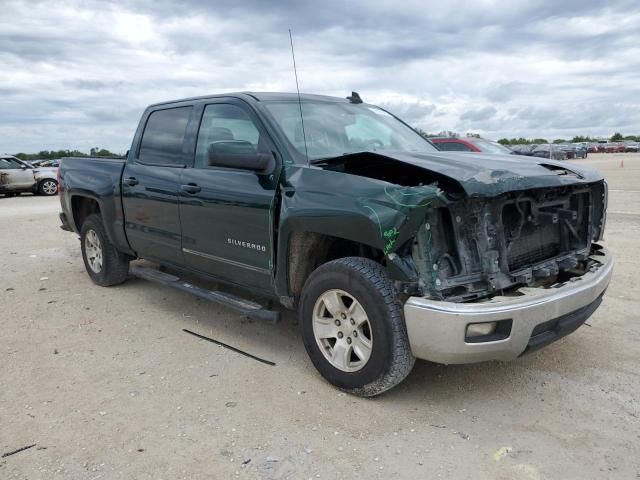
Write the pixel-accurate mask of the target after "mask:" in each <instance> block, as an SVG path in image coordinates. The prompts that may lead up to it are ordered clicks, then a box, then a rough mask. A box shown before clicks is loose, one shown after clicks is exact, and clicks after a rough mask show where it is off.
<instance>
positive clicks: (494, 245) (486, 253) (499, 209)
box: [411, 181, 606, 302]
mask: <svg viewBox="0 0 640 480" xmlns="http://www.w3.org/2000/svg"><path fill="white" fill-rule="evenodd" d="M605 202H606V184H605V183H604V181H601V182H597V183H594V184H591V185H576V186H566V187H561V188H543V189H534V190H529V191H522V192H512V193H506V194H503V195H501V196H499V197H496V198H465V199H461V200H458V201H455V202H451V203H449V204H448V205H447V206H443V207H441V208H436V209H433V210H430V211H428V212H427V215H426V222H425V223H424V224H423V225H422V226H421V227H420V228H419V229H418V231H417V234H416V236H415V239H414V242H413V246H412V251H411V256H412V259H413V261H414V263H415V266H416V268H417V269H418V272H419V278H420V280H419V286H420V290H421V292H420V293H421V294H422V295H423V296H429V297H430V298H433V299H437V300H447V301H449V302H467V301H473V300H477V299H481V298H485V297H489V296H492V295H494V294H500V295H507V296H508V295H518V293H517V288H518V287H521V286H529V287H535V286H541V287H544V286H550V285H553V284H556V283H559V282H564V281H567V280H569V279H571V278H572V277H577V276H581V275H583V274H584V273H585V272H587V271H589V269H590V268H591V266H592V263H593V260H592V259H590V258H589V257H590V255H591V254H592V253H593V251H594V250H595V249H597V248H599V247H598V246H597V245H595V244H594V243H593V242H594V241H595V240H597V239H599V238H600V237H601V234H602V230H603V228H604V212H605Z"/></svg>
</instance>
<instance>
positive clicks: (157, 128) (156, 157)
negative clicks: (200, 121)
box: [138, 106, 193, 165]
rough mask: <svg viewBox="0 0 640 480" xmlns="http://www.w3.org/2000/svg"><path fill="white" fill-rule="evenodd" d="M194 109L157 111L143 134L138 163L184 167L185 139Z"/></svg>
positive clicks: (181, 108) (179, 108) (152, 115)
mask: <svg viewBox="0 0 640 480" xmlns="http://www.w3.org/2000/svg"><path fill="white" fill-rule="evenodd" d="M192 109H193V107H191V106H188V107H178V108H170V109H167V110H156V111H155V112H153V113H151V115H149V118H148V120H147V125H146V127H145V129H144V133H143V134H142V140H141V142H140V152H139V153H138V161H139V162H140V163H145V164H152V165H184V164H185V155H184V151H183V146H184V139H185V134H186V130H187V125H188V124H189V118H190V117H191V110H192Z"/></svg>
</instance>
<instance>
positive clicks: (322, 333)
mask: <svg viewBox="0 0 640 480" xmlns="http://www.w3.org/2000/svg"><path fill="white" fill-rule="evenodd" d="M298 315H299V322H300V325H301V326H302V336H303V340H304V345H305V348H306V350H307V353H308V354H309V357H310V358H311V361H312V362H313V364H314V366H315V367H316V369H317V370H318V371H319V372H320V374H321V375H322V376H323V377H324V378H325V379H326V380H327V381H329V382H330V383H332V384H333V385H335V386H336V387H338V388H340V389H342V390H344V391H346V392H349V393H352V394H354V395H359V396H363V397H372V396H375V395H379V394H381V393H382V392H385V391H386V390H389V389H390V388H392V387H394V386H396V385H397V384H399V383H400V382H401V381H402V380H404V379H405V377H406V376H407V375H408V374H409V372H411V369H412V368H413V365H414V363H415V357H414V356H413V354H412V353H411V349H410V347H409V339H408V337H407V329H406V325H405V322H404V317H403V314H402V305H401V304H400V302H399V301H398V300H397V298H396V295H395V290H394V286H393V282H392V281H391V279H390V278H389V276H388V275H387V273H386V271H385V269H384V268H383V267H382V265H380V264H378V263H376V262H374V261H373V260H369V259H366V258H360V257H347V258H340V259H338V260H333V261H331V262H328V263H325V264H324V265H322V266H320V267H319V268H317V269H316V270H315V271H314V272H313V273H312V274H311V275H310V276H309V278H308V279H307V281H306V282H305V285H304V288H303V290H302V296H301V298H300V305H299V308H298ZM363 352H364V353H363ZM340 357H342V360H341V361H340V360H339V359H340Z"/></svg>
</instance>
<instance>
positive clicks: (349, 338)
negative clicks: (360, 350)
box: [347, 337, 351, 345]
mask: <svg viewBox="0 0 640 480" xmlns="http://www.w3.org/2000/svg"><path fill="white" fill-rule="evenodd" d="M347 343H348V344H349V345H351V337H347Z"/></svg>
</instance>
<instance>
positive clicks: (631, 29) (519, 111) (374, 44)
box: [0, 0, 640, 152]
mask: <svg viewBox="0 0 640 480" xmlns="http://www.w3.org/2000/svg"><path fill="white" fill-rule="evenodd" d="M398 5H399V4H397V2H391V1H380V2H374V3H372V2H365V1H364V0H358V1H354V2H350V3H349V5H348V6H345V5H344V4H343V3H341V2H337V0H325V1H324V2H322V3H319V2H308V3H307V2H299V1H295V2H293V1H284V0H283V1H282V2H277V3H273V4H271V5H269V6H268V7H265V4H264V2H255V3H252V2H251V1H248V2H243V3H242V4H238V3H237V2H234V1H231V0H220V1H219V2H215V3H212V2H211V3H210V2H199V1H197V0H186V1H185V2H173V1H171V0H159V1H154V2H148V1H147V0H129V1H128V2H127V1H118V2H106V1H82V2H81V1H69V2H53V1H51V2H34V1H26V0H25V1H8V2H3V9H2V16H1V17H0V72H2V76H1V78H0V150H6V151H9V152H17V151H38V150H41V149H45V148H47V149H49V148H54V149H58V148H79V149H82V150H88V149H89V148H90V147H93V146H97V145H99V146H104V147H107V148H109V149H112V150H116V151H120V152H123V151H125V150H126V149H127V148H128V144H129V142H130V139H131V137H132V135H133V132H134V129H135V126H136V124H137V121H138V117H139V115H140V114H141V112H142V110H143V109H144V107H145V106H146V105H148V104H149V103H153V102H157V101H162V100H168V99H173V98H180V97H185V96H193V95H202V94H207V93H218V92H226V91H234V90H269V91H274V90H275V91H294V89H295V83H294V80H293V74H292V70H291V58H290V53H289V44H288V40H289V39H288V32H287V29H288V28H290V27H291V28H293V30H294V41H295V44H296V54H297V60H298V68H299V74H300V79H301V87H302V90H303V91H305V92H313V93H323V94H330V95H339V96H345V95H347V94H348V93H349V92H351V91H352V90H357V91H359V92H360V94H361V95H362V96H363V98H364V99H365V101H369V102H373V103H379V104H381V105H383V106H384V107H386V108H388V109H390V110H391V111H393V112H394V113H396V114H398V115H400V116H401V117H403V118H405V119H406V120H407V121H408V122H410V123H412V124H414V125H416V126H419V127H421V128H423V129H425V130H427V131H432V132H436V131H440V130H457V131H460V132H465V131H476V132H480V133H482V134H484V135H486V136H489V137H491V138H499V137H503V136H509V137H512V136H527V137H534V136H535V137H540V136H542V137H567V136H571V135H573V134H582V133H584V134H590V135H610V134H611V133H613V132H614V131H617V130H619V131H622V132H623V133H627V134H640V29H639V28H637V26H638V25H640V6H638V5H637V3H636V2H630V1H627V0H616V1H612V2H608V3H606V4H602V3H601V2H597V1H595V0H593V1H588V0H585V1H578V0H570V1H567V2H562V4H559V3H558V2H555V1H553V0H534V1H524V0H522V1H520V0H517V1H512V2H506V1H504V2H499V1H496V0H483V1H482V2H468V1H464V0H460V1H452V2H439V3H437V4H434V5H424V2H421V1H418V0H416V1H412V2H408V3H405V4H402V6H401V7H399V6H398Z"/></svg>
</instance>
